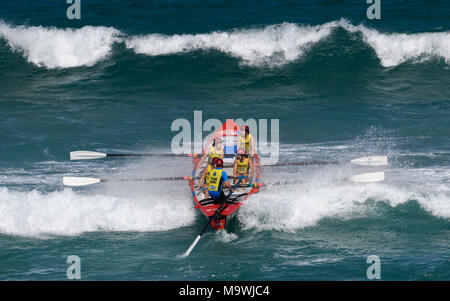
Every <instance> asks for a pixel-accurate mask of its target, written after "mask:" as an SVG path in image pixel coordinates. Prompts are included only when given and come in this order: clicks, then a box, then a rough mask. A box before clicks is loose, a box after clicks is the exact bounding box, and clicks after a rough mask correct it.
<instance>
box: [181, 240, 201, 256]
mask: <svg viewBox="0 0 450 301" xmlns="http://www.w3.org/2000/svg"><path fill="white" fill-rule="evenodd" d="M200 238H202V236H201V235H198V236H197V238H196V239H195V240H194V242H193V243H192V245H191V246H190V247H189V249H187V251H186V252H185V253H184V254H183V257H188V256H189V254H191V252H192V250H193V249H194V247H195V246H196V245H197V243H198V241H199V240H200Z"/></svg>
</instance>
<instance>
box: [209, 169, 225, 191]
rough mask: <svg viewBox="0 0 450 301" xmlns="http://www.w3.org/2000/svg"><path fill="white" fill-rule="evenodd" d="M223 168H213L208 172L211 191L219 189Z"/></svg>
mask: <svg viewBox="0 0 450 301" xmlns="http://www.w3.org/2000/svg"><path fill="white" fill-rule="evenodd" d="M222 172H223V170H222V169H217V168H214V169H211V170H210V171H209V172H208V178H209V183H208V190H210V191H218V190H219V186H220V180H221V179H222Z"/></svg>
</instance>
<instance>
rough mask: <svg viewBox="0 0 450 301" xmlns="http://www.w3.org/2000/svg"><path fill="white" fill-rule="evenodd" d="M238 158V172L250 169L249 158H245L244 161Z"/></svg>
mask: <svg viewBox="0 0 450 301" xmlns="http://www.w3.org/2000/svg"><path fill="white" fill-rule="evenodd" d="M236 160H237V169H236V171H237V172H238V173H246V172H247V170H248V158H245V159H244V162H241V161H240V160H239V159H236Z"/></svg>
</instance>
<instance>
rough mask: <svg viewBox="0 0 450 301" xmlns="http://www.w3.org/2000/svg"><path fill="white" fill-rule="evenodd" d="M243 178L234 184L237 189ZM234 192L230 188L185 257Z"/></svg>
mask: <svg viewBox="0 0 450 301" xmlns="http://www.w3.org/2000/svg"><path fill="white" fill-rule="evenodd" d="M241 180H242V177H240V178H239V181H238V182H237V183H236V185H234V186H233V189H235V188H236V187H238V186H239V184H240V183H241ZM232 193H233V191H232V190H230V192H229V193H228V195H227V196H226V197H225V198H224V199H223V200H222V202H221V203H220V206H219V208H217V210H216V212H215V213H214V214H213V215H212V216H211V217H210V218H209V220H208V223H207V224H206V225H205V227H203V230H202V232H200V234H199V235H197V237H196V238H195V240H194V242H193V243H192V244H191V245H190V247H189V248H188V249H187V250H186V252H185V253H184V254H183V257H187V256H189V254H191V252H192V250H193V249H194V248H195V246H196V245H197V243H198V241H199V240H200V238H202V235H203V233H205V231H206V229H208V226H209V225H210V224H211V223H212V221H213V220H214V219H215V218H216V216H217V215H219V214H220V213H221V212H222V210H223V206H224V205H225V204H226V203H227V200H228V199H229V198H230V196H231V194H232Z"/></svg>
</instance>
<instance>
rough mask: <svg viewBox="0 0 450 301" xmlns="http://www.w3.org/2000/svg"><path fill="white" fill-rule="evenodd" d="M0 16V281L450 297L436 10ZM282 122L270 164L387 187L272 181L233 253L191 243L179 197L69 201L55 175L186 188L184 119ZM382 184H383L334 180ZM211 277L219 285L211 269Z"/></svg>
mask: <svg viewBox="0 0 450 301" xmlns="http://www.w3.org/2000/svg"><path fill="white" fill-rule="evenodd" d="M60 2H61V3H58V4H55V3H54V1H43V0H41V1H28V2H27V1H21V2H4V3H3V2H2V3H0V20H1V21H0V158H1V160H0V246H1V247H0V259H1V260H0V262H1V263H0V279H2V280H11V279H27V280H42V279H55V280H63V279H65V277H66V268H67V266H68V265H67V264H66V258H67V256H68V255H72V254H75V255H78V256H79V257H80V258H81V260H82V278H83V279H89V280H109V279H114V280H125V279H129V280H134V279H149V280H349V279H351V280H364V279H366V269H367V267H368V264H367V263H366V258H367V256H369V255H378V256H379V257H380V259H381V264H382V279H384V280H428V279H431V280H449V279H450V274H449V270H450V261H449V260H450V258H449V247H450V171H449V166H450V159H449V154H450V121H449V120H450V118H449V117H450V102H449V100H450V90H449V88H448V87H450V68H449V67H450V23H449V20H450V18H449V16H450V9H449V7H448V4H446V1H433V3H430V2H424V3H423V2H421V1H408V2H398V1H382V20H373V21H370V20H368V19H367V18H366V15H365V11H366V8H367V5H366V4H365V1H359V2H361V3H359V2H358V1H290V2H287V3H286V2H284V1H279V2H278V1H275V2H274V1H270V2H265V1H249V2H246V3H241V2H228V1H227V2H224V1H208V2H205V1H163V2H150V1H133V2H132V3H129V2H127V3H124V2H123V1H122V2H119V1H108V2H107V3H106V2H105V1H88V2H86V1H84V2H83V1H82V2H83V3H82V5H83V6H82V19H81V20H80V21H69V20H67V18H66V17H65V10H66V4H65V3H64V2H65V1H60ZM194 110H202V111H203V118H204V119H207V118H219V119H221V120H223V121H224V120H225V119H226V118H232V119H237V118H243V119H244V120H245V119H248V118H254V119H261V118H268V119H279V120H280V144H281V160H339V161H342V162H347V161H348V160H350V159H353V158H357V157H361V156H366V155H378V154H385V155H388V156H389V159H390V165H389V166H387V167H385V168H367V167H356V166H351V165H349V164H342V165H338V166H326V167H324V166H321V167H311V166H308V167H283V168H281V167H280V168H270V167H266V168H265V169H264V173H263V176H262V180H263V181H264V182H273V181H280V180H287V181H290V180H302V182H301V183H299V184H295V185H289V186H287V187H286V186H273V187H268V188H265V189H264V191H263V192H262V193H260V194H258V195H255V196H254V197H252V198H250V199H249V200H248V202H247V203H246V204H245V206H243V207H242V209H241V210H240V212H239V213H238V215H237V216H236V218H235V220H234V221H233V223H232V224H231V225H230V226H231V227H230V228H229V229H228V233H213V232H208V233H207V234H205V236H204V238H203V239H202V240H201V241H200V243H199V245H198V246H197V248H196V249H195V250H194V252H193V253H192V255H191V256H190V257H189V258H187V259H181V258H178V257H177V255H179V254H181V253H183V252H184V251H185V249H186V248H187V247H188V246H189V244H190V243H191V242H192V240H193V239H194V238H195V236H196V235H197V234H198V232H199V231H200V230H201V229H202V227H203V225H204V223H205V219H204V217H203V216H201V215H200V214H199V212H196V211H194V210H193V202H192V199H191V196H190V192H189V190H188V187H187V185H186V184H185V183H180V182H170V183H169V182H163V183H162V182H158V183H149V182H146V183H143V182H136V183H133V182H124V183H122V184H121V185H120V186H118V185H117V184H115V183H113V182H107V183H105V184H100V185H97V186H92V187H87V188H84V189H70V188H64V187H63V186H62V183H61V179H62V177H63V176H65V175H72V176H95V177H105V178H114V177H127V176H131V175H133V176H136V175H138V176H147V177H151V176H161V175H167V176H175V175H188V174H189V173H190V168H191V164H190V162H189V160H187V159H186V160H184V159H176V160H167V159H161V158H159V159H147V160H143V159H126V160H124V159H115V160H99V161H77V162H71V161H69V160H68V153H69V152H70V151H73V150H78V149H87V150H98V151H109V152H129V151H136V152H168V151H170V142H171V139H172V137H173V135H174V132H171V131H170V126H171V123H172V121H173V120H174V119H176V118H187V119H189V120H191V121H193V116H194ZM377 170H384V171H385V172H386V180H385V181H384V182H381V183H376V184H368V185H361V184H354V183H349V182H346V181H340V179H343V178H346V177H348V176H349V175H352V174H355V173H359V172H368V171H377ZM212 267H214V268H212Z"/></svg>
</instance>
